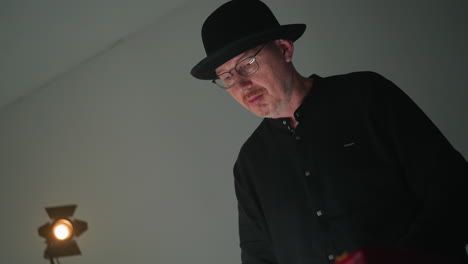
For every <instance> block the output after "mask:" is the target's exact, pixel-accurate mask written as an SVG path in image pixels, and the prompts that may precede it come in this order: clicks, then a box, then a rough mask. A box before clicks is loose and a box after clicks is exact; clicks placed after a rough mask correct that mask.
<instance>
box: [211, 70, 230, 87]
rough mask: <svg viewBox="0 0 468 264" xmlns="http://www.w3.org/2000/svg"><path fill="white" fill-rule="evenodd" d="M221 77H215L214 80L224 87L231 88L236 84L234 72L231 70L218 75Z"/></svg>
mask: <svg viewBox="0 0 468 264" xmlns="http://www.w3.org/2000/svg"><path fill="white" fill-rule="evenodd" d="M218 77H219V79H215V80H214V82H215V83H216V84H217V85H218V86H220V87H222V88H229V87H231V86H233V85H234V78H232V74H230V73H229V72H225V73H223V74H221V75H219V76H218Z"/></svg>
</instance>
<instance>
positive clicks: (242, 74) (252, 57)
mask: <svg viewBox="0 0 468 264" xmlns="http://www.w3.org/2000/svg"><path fill="white" fill-rule="evenodd" d="M266 45H267V43H265V44H263V45H262V46H261V47H260V49H258V50H257V52H255V53H254V54H253V55H252V56H248V57H245V58H243V59H242V60H240V61H239V62H237V63H236V65H235V66H234V68H232V69H230V70H229V71H225V72H222V73H221V74H219V75H217V76H218V78H217V79H214V80H211V82H212V83H214V84H216V86H218V87H220V88H222V89H224V90H227V89H229V88H231V87H233V86H234V85H236V82H235V81H234V83H233V84H232V85H230V86H225V85H223V84H220V83H217V82H216V80H221V79H220V78H219V76H220V75H222V74H226V73H227V74H229V75H230V76H231V78H232V77H234V75H233V74H232V71H234V70H235V71H236V72H237V73H238V74H239V75H241V76H251V75H253V74H255V73H256V72H257V71H258V69H259V68H260V64H258V62H257V59H256V56H257V55H258V54H259V53H260V51H262V49H263V47H265V46H266ZM246 60H248V61H249V63H255V64H257V69H255V71H253V72H251V73H249V74H244V73H242V72H241V71H239V70H238V69H237V68H238V66H239V65H241V64H242V63H243V62H244V61H246ZM221 82H222V81H221Z"/></svg>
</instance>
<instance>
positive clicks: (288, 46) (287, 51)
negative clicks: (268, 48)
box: [275, 39, 294, 62]
mask: <svg viewBox="0 0 468 264" xmlns="http://www.w3.org/2000/svg"><path fill="white" fill-rule="evenodd" d="M275 44H276V46H277V47H279V48H280V50H281V52H282V55H283V58H284V60H285V61H286V62H291V61H292V57H293V54H294V43H293V42H292V41H291V40H287V39H277V40H275Z"/></svg>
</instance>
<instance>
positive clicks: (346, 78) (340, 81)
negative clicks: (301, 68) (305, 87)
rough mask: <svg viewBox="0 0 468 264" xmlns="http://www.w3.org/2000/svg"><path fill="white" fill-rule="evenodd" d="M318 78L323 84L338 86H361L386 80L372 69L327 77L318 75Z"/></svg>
mask: <svg viewBox="0 0 468 264" xmlns="http://www.w3.org/2000/svg"><path fill="white" fill-rule="evenodd" d="M319 79H320V81H321V82H322V83H324V84H325V85H337V86H338V87H350V86H356V87H363V86H371V85H373V84H376V83H379V82H385V81H388V80H387V79H386V78H385V77H383V76H382V75H381V74H379V73H377V72H373V71H359V72H351V73H346V74H340V75H332V76H328V77H319Z"/></svg>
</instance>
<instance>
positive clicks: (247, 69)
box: [211, 44, 266, 89]
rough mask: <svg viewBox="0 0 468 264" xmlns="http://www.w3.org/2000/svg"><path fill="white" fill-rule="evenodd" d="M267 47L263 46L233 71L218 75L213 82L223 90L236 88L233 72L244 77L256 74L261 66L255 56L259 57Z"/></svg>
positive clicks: (238, 64)
mask: <svg viewBox="0 0 468 264" xmlns="http://www.w3.org/2000/svg"><path fill="white" fill-rule="evenodd" d="M265 45H266V44H263V46H262V47H260V49H259V50H258V51H257V52H255V54H254V55H252V56H249V57H247V58H244V59H242V60H241V61H239V62H238V63H237V64H236V66H235V67H234V68H233V69H231V70H230V71H227V72H223V73H221V74H220V75H218V78H217V79H214V80H212V81H211V82H213V83H214V84H216V85H218V86H219V87H221V88H223V89H229V88H231V87H232V86H234V84H236V81H235V80H234V76H233V75H232V73H231V72H232V71H233V70H236V72H237V73H239V74H240V75H242V76H250V75H252V74H254V73H256V72H257V70H258V68H259V67H260V66H259V65H258V63H257V60H256V59H255V56H257V55H258V53H260V51H261V50H262V49H263V47H265Z"/></svg>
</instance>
